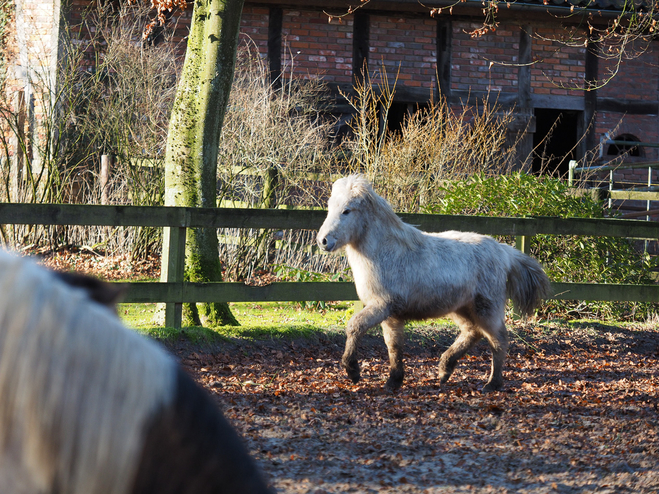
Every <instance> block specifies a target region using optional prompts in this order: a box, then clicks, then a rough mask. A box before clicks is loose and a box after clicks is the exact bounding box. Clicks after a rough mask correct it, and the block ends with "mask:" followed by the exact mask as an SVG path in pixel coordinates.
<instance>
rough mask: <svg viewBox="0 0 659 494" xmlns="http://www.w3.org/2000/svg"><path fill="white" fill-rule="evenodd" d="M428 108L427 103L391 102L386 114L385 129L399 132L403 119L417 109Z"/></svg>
mask: <svg viewBox="0 0 659 494" xmlns="http://www.w3.org/2000/svg"><path fill="white" fill-rule="evenodd" d="M424 108H428V103H399V102H394V103H392V105H391V107H390V108H389V114H388V115H387V130H388V131H389V132H400V131H401V130H402V129H403V125H404V124H405V120H406V119H407V118H409V117H410V116H412V115H413V114H414V113H416V112H417V111H419V110H423V109H424Z"/></svg>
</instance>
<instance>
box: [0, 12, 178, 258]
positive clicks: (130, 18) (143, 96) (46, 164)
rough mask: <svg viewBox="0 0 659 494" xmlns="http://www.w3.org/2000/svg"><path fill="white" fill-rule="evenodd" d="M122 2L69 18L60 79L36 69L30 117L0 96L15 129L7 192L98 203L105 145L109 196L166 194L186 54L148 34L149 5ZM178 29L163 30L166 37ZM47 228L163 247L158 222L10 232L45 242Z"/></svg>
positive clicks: (64, 236)
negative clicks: (35, 111)
mask: <svg viewBox="0 0 659 494" xmlns="http://www.w3.org/2000/svg"><path fill="white" fill-rule="evenodd" d="M117 9H118V10H115V8H114V7H113V6H112V5H111V4H107V5H101V4H98V5H95V6H94V7H93V8H91V9H90V10H89V11H88V12H87V13H86V15H85V16H84V19H83V21H82V22H81V24H80V25H77V26H69V27H68V36H67V37H66V47H65V50H63V53H64V56H63V57H62V59H61V60H60V61H59V67H58V71H57V79H54V78H52V77H50V74H46V73H41V72H39V71H36V70H33V71H31V72H30V74H31V75H30V80H29V81H28V83H29V87H30V94H31V97H32V98H33V99H35V100H37V102H36V103H30V104H32V105H33V106H37V107H38V108H41V109H42V111H41V115H39V116H38V117H39V118H38V121H37V119H36V117H35V123H33V124H31V125H32V127H28V126H27V125H26V124H25V123H24V122H23V120H24V114H23V115H22V114H21V111H20V109H18V108H15V107H14V105H13V104H12V102H11V101H8V100H7V99H3V100H1V101H0V120H1V121H2V125H3V126H4V127H5V128H6V129H8V130H9V132H8V133H7V132H5V133H3V140H2V141H1V142H0V146H2V147H3V153H4V154H5V156H6V157H7V159H5V160H3V162H2V170H1V172H0V173H1V174H2V176H1V178H2V184H3V187H2V190H1V191H0V194H2V198H3V200H10V201H13V202H52V203H67V202H80V203H88V204H99V203H100V202H101V197H100V196H101V190H100V184H99V168H100V157H101V155H103V154H106V155H111V156H113V157H114V166H113V168H112V170H111V180H110V184H109V185H108V191H109V203H110V204H134V205H155V204H161V203H162V193H163V186H164V183H163V179H162V164H163V163H162V155H163V151H164V148H165V143H166V139H167V125H168V120H169V114H170V111H171V106H172V103H173V98H174V94H175V90H176V83H177V77H178V68H179V67H178V65H179V63H180V60H179V59H178V58H177V54H176V46H175V45H174V44H173V43H171V42H163V43H159V44H158V45H157V46H152V45H148V44H145V43H143V41H142V37H141V36H142V30H143V26H144V24H145V19H147V13H148V8H147V6H132V5H129V4H126V3H122V4H120V5H119V7H117ZM172 30H173V28H172V27H170V28H169V29H167V30H165V31H164V32H163V33H162V36H163V37H164V38H165V40H166V41H167V38H168V37H171V32H172ZM3 94H5V93H3ZM37 125H38V134H39V138H38V139H37V138H36V136H34V135H33V134H34V132H36V131H34V130H32V129H33V128H34V127H35V126H37ZM26 127H27V128H26ZM26 131H27V132H26ZM30 132H33V134H30ZM18 164H20V166H19V165H18ZM44 231H47V232H50V234H49V235H48V236H47V237H48V241H49V242H50V244H51V246H52V247H57V246H58V245H61V244H75V245H87V246H91V247H92V248H104V249H106V250H110V251H122V252H124V253H130V254H131V255H132V256H143V255H145V254H147V253H149V252H150V251H152V250H153V249H154V248H157V247H159V245H158V242H159V232H158V231H157V230H154V229H143V228H116V229H109V228H89V227H85V228H79V227H66V228H61V227H60V228H56V229H53V228H47V229H45V230H44V229H42V228H28V229H27V230H25V229H15V230H12V232H13V233H12V235H5V238H4V240H5V241H6V242H8V243H23V244H24V243H26V242H27V243H34V244H39V243H41V242H42V241H43V240H44V236H43V234H42V233H43V232H44ZM5 233H7V232H5Z"/></svg>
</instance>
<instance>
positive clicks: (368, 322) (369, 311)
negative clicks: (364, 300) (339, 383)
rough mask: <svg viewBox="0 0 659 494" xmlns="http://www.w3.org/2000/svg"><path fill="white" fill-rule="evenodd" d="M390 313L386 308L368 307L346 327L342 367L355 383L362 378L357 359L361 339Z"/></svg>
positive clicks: (374, 305) (379, 306) (356, 315)
mask: <svg viewBox="0 0 659 494" xmlns="http://www.w3.org/2000/svg"><path fill="white" fill-rule="evenodd" d="M389 314H390V311H389V309H388V308H387V307H386V306H382V305H376V304H373V305H367V306H366V307H364V308H363V309H362V310H361V311H359V312H358V313H357V314H355V315H354V316H352V318H351V319H350V321H348V326H347V327H346V336H347V338H346V348H345V351H344V352H343V357H342V358H341V366H342V367H343V368H344V369H345V370H346V373H347V374H348V377H349V378H350V380H351V381H352V382H353V383H358V382H359V379H360V378H361V376H360V371H359V361H358V359H357V346H358V344H359V340H360V339H361V337H362V336H363V335H364V333H366V331H368V330H369V329H370V328H372V327H373V326H376V325H378V324H380V323H381V322H382V321H384V320H385V319H386V318H387V317H389Z"/></svg>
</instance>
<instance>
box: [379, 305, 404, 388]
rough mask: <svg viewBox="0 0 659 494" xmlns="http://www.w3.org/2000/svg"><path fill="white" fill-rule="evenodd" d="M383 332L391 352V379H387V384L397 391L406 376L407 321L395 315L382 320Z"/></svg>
mask: <svg viewBox="0 0 659 494" xmlns="http://www.w3.org/2000/svg"><path fill="white" fill-rule="evenodd" d="M382 333H383V334H384V342H385V343H386V344H387V350H388V352H389V379H387V384H386V386H387V388H389V389H391V390H392V391H395V390H397V389H398V388H400V387H401V385H402V384H403V378H404V377H405V365H404V364H403V345H404V342H405V321H401V320H400V319H397V318H394V317H390V318H389V319H387V320H385V321H382Z"/></svg>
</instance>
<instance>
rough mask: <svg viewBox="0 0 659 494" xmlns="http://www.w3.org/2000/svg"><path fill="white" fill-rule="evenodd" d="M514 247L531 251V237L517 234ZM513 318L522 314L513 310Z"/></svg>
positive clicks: (527, 251)
mask: <svg viewBox="0 0 659 494" xmlns="http://www.w3.org/2000/svg"><path fill="white" fill-rule="evenodd" d="M515 248H516V249H517V250H521V251H522V252H524V254H527V255H528V254H529V252H531V237H529V236H526V235H519V236H517V237H515ZM513 319H514V320H515V321H519V320H520V319H522V315H521V314H519V313H518V312H517V311H514V312H513Z"/></svg>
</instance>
